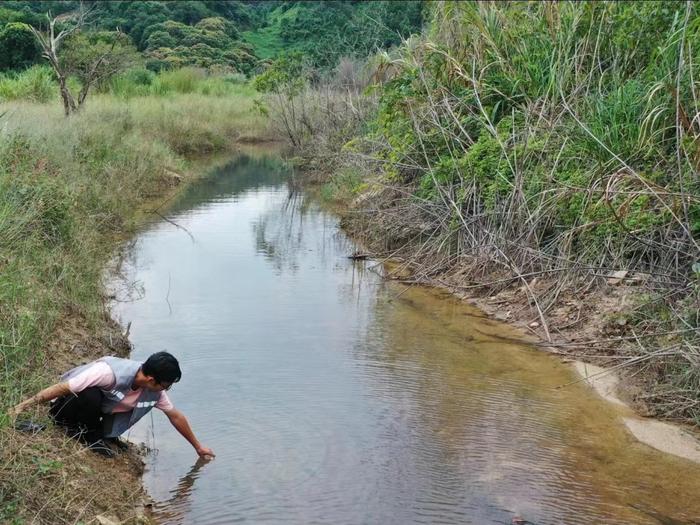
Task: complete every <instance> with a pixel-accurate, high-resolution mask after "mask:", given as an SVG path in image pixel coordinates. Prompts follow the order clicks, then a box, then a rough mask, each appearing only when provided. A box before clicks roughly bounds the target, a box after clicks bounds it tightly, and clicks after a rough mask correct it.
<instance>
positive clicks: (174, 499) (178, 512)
mask: <svg viewBox="0 0 700 525" xmlns="http://www.w3.org/2000/svg"><path fill="white" fill-rule="evenodd" d="M210 461H211V458H208V457H200V458H199V459H198V460H197V462H196V463H195V464H194V465H193V466H192V468H191V469H190V471H189V472H188V473H187V474H185V475H184V476H183V477H181V478H180V481H178V482H177V487H175V488H174V489H173V490H171V491H170V493H171V494H172V496H170V498H169V499H167V500H165V501H159V502H158V503H156V504H154V505H153V508H152V512H153V517H154V518H155V519H156V521H157V522H158V523H173V524H174V523H184V521H183V520H184V517H185V515H186V514H187V512H188V511H189V507H190V505H191V503H192V502H191V497H190V496H191V495H192V490H193V489H192V487H193V486H194V482H195V480H196V479H197V478H198V477H199V471H200V470H201V469H202V467H203V466H204V465H206V464H207V463H209V462H210Z"/></svg>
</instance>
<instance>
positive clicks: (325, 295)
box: [114, 154, 700, 525]
mask: <svg viewBox="0 0 700 525" xmlns="http://www.w3.org/2000/svg"><path fill="white" fill-rule="evenodd" d="M287 178H288V172H287V170H286V168H285V167H284V164H283V163H282V162H281V161H280V160H279V158H278V157H276V156H274V155H264V154H250V155H240V156H238V157H236V158H235V159H233V160H231V162H229V163H228V164H226V165H224V166H222V167H219V168H217V169H214V170H212V172H211V173H210V174H209V176H208V177H206V178H204V179H202V180H201V182H199V183H197V184H195V185H193V186H191V187H190V188H188V189H187V190H186V191H185V192H184V193H183V194H182V195H181V196H180V198H179V199H178V200H177V202H175V203H174V205H173V206H172V208H171V210H170V213H169V215H168V218H169V219H170V220H171V221H174V222H175V223H177V224H178V225H179V226H181V228H177V227H175V226H174V225H173V224H172V223H170V222H166V221H161V222H155V223H153V224H151V225H150V226H148V227H147V228H145V229H144V231H143V232H142V233H141V234H140V235H139V236H138V237H137V239H136V242H135V245H134V246H133V248H132V250H131V251H130V257H129V260H128V261H127V264H126V265H125V266H124V273H125V278H126V279H125V280H120V281H119V283H120V284H121V288H120V291H119V295H120V299H122V300H123V302H118V303H117V304H116V305H115V307H114V313H115V315H116V316H117V317H118V318H119V319H120V320H121V322H122V323H124V324H126V323H128V322H131V323H132V325H131V339H132V341H133V343H134V346H135V349H134V353H133V357H134V358H137V359H145V358H146V357H147V356H148V355H149V354H150V353H152V352H155V351H159V350H163V349H167V350H168V351H170V352H172V353H173V354H175V355H176V356H177V357H178V358H179V360H180V363H181V367H182V369H183V378H182V381H181V382H180V383H178V384H176V385H175V386H174V388H173V389H172V390H171V392H170V395H171V398H172V400H173V401H174V403H175V405H176V406H177V407H178V408H179V409H181V410H182V411H183V412H184V413H185V414H186V415H187V416H188V418H189V420H190V422H191V423H192V426H193V428H194V430H195V433H196V434H197V436H198V437H199V439H200V440H201V441H202V442H203V443H204V444H205V445H207V446H210V447H212V448H213V449H214V450H215V452H216V453H217V457H216V459H215V460H214V461H212V462H210V463H202V462H197V461H196V459H197V458H196V454H195V453H194V451H193V449H192V448H191V447H190V446H189V444H188V443H187V442H186V441H185V440H184V439H182V438H181V437H180V436H179V435H178V434H177V432H176V431H175V430H174V429H173V428H172V427H170V425H169V423H168V421H167V419H166V418H165V417H164V416H163V415H162V414H161V413H159V412H157V411H154V413H153V417H151V418H144V421H142V422H141V423H140V424H139V425H137V427H136V428H135V429H133V430H132V431H131V433H130V438H131V439H135V440H139V441H143V442H145V443H147V444H148V446H150V447H152V448H153V449H154V452H153V453H152V454H150V455H149V456H148V458H147V471H146V474H145V477H144V482H145V484H146V487H147V489H148V491H149V493H150V494H151V496H152V497H153V498H154V500H155V501H156V502H157V504H156V505H155V510H154V512H155V514H156V516H157V517H158V519H159V520H160V521H161V522H163V523H183V524H184V523H187V524H190V523H197V524H207V525H209V524H224V523H226V524H229V523H238V522H246V523H299V524H311V523H319V524H320V523H324V524H325V523H328V524H360V523H368V524H369V523H371V524H374V523H377V524H385V523H396V524H405V523H445V524H448V523H461V524H464V523H468V524H490V523H495V524H503V523H511V520H512V518H513V517H514V516H516V515H520V516H522V517H524V518H525V519H527V520H529V521H530V522H532V523H535V524H567V525H568V524H593V523H596V524H597V523H600V524H634V523H640V524H645V523H658V521H657V520H656V519H654V518H652V517H651V515H650V514H649V513H651V514H653V513H654V512H661V513H664V514H670V515H673V516H676V517H680V516H682V515H686V517H688V516H690V517H697V516H700V503H698V498H697V497H696V496H697V494H698V490H699V489H700V469H699V468H698V467H696V466H693V465H692V464H688V463H687V462H684V461H682V460H680V459H676V458H674V457H672V456H669V455H665V454H662V453H659V452H656V451H653V450H651V449H650V448H648V447H646V446H645V445H642V444H640V443H637V442H636V441H635V440H634V439H633V438H632V437H631V436H630V435H629V434H628V433H626V432H625V430H624V429H623V427H622V426H621V425H620V423H619V416H618V413H617V412H616V410H617V409H616V408H613V407H611V406H609V405H607V404H606V403H604V402H603V401H601V400H599V399H598V398H597V397H596V396H595V395H594V394H593V393H592V392H590V391H589V390H588V389H587V388H585V387H583V386H581V385H574V386H571V387H569V388H566V389H559V390H557V389H555V388H554V387H556V386H557V385H561V384H565V383H568V382H570V381H572V380H573V379H574V377H573V376H572V373H571V371H570V370H569V368H568V367H567V366H566V365H564V364H561V363H560V362H558V361H557V360H555V359H553V358H552V357H551V356H548V355H545V354H544V353H542V352H540V351H537V350H534V349H531V348H528V347H527V346H525V345H514V344H512V343H510V342H506V341H504V340H502V339H501V338H502V337H504V336H505V337H517V333H515V332H513V331H512V330H510V329H509V328H508V327H507V326H505V325H502V324H500V323H496V322H494V321H491V320H488V319H485V318H484V317H483V315H482V314H481V313H480V312H479V311H477V310H475V309H473V308H471V307H468V306H466V305H464V304H461V303H460V302H459V301H456V300H454V299H453V298H452V297H450V296H447V295H445V294H442V293H440V292H437V291H434V290H429V289H425V288H419V287H414V288H410V289H407V288H406V287H405V286H403V285H399V284H396V283H387V282H383V281H382V280H381V278H380V277H379V275H378V273H380V272H381V267H379V266H377V264H376V263H375V262H372V261H363V262H353V261H351V260H350V259H348V258H347V255H348V254H350V253H352V252H353V251H354V250H355V249H356V248H355V247H354V246H353V244H352V242H351V241H349V240H348V239H347V238H346V237H345V236H344V235H343V233H342V232H341V231H340V230H339V227H338V220H337V219H336V218H335V217H334V216H333V215H331V214H329V213H327V212H325V211H324V210H322V209H321V208H320V207H319V206H318V205H317V204H315V203H314V202H313V201H312V200H310V199H308V198H305V197H304V196H301V195H298V194H294V193H291V192H290V190H289V188H288V185H287ZM183 228H184V229H183ZM185 230H186V231H185ZM124 283H130V286H125V285H124ZM127 299H128V300H127ZM640 508H641V509H646V510H647V511H648V512H649V513H645V512H643V511H640V510H639V509H640Z"/></svg>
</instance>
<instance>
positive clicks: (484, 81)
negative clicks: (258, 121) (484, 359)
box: [271, 2, 700, 424]
mask: <svg viewBox="0 0 700 525" xmlns="http://www.w3.org/2000/svg"><path fill="white" fill-rule="evenodd" d="M431 10H432V11H431V23H430V26H429V28H428V29H427V30H426V31H425V33H424V34H423V35H421V36H420V37H413V38H411V39H410V40H408V41H407V42H405V43H404V45H403V46H401V47H400V48H399V49H397V50H395V51H392V52H389V53H383V54H381V55H379V56H377V57H375V58H374V60H373V61H371V62H369V63H368V64H367V67H368V68H369V70H370V71H369V74H368V75H367V76H369V77H370V78H372V79H374V81H375V86H374V87H373V89H372V91H371V95H368V94H367V93H366V92H365V93H364V94H363V95H362V96H363V97H364V100H362V101H357V100H354V101H353V100H349V104H348V105H349V106H350V107H352V108H363V107H364V108H366V107H372V105H373V104H374V102H375V100H376V110H375V111H373V112H372V113H371V114H369V115H368V116H366V117H365V118H364V121H363V123H361V124H358V123H356V122H352V121H347V120H346V121H345V122H338V123H333V122H332V119H331V118H326V117H323V115H324V111H315V108H317V107H320V108H321V109H323V108H324V107H325V105H327V102H326V100H327V99H328V97H324V96H323V94H319V95H318V96H316V97H315V103H312V102H310V101H312V100H314V97H313V96H310V95H309V93H310V92H312V91H314V90H316V91H318V88H317V87H315V86H314V87H313V88H309V89H308V90H306V91H303V93H302V95H295V98H296V99H297V100H299V101H300V102H299V107H300V109H301V110H303V113H302V112H301V111H296V112H295V114H297V115H298V114H300V113H301V114H302V115H303V116H304V118H305V117H306V116H307V115H315V114H318V115H321V117H320V121H322V124H320V123H316V122H315V121H313V120H311V121H310V122H308V123H307V122H306V121H304V120H303V119H300V125H298V126H294V125H286V128H287V129H292V130H296V129H298V130H300V131H299V132H298V133H297V135H298V137H297V142H298V143H300V144H301V149H302V150H304V151H306V152H311V154H312V155H313V156H314V157H315V158H316V159H319V158H323V163H322V164H321V163H319V164H317V166H318V167H319V168H321V169H322V168H323V165H328V158H329V157H330V158H331V159H332V161H333V164H332V165H333V166H334V170H333V172H332V173H331V180H330V182H329V183H328V185H327V186H326V188H325V190H324V192H323V193H324V194H325V195H326V196H327V197H328V198H331V199H333V198H339V199H341V200H343V201H344V202H345V203H347V204H350V205H351V206H350V208H351V209H350V210H349V212H348V214H347V217H346V224H348V226H350V227H352V228H353V229H354V230H355V231H356V232H359V233H361V234H362V235H363V236H364V237H365V239H366V242H368V243H369V244H370V245H371V246H372V247H373V248H374V249H375V250H376V251H377V253H378V254H379V255H383V256H387V257H389V256H394V257H399V258H401V259H403V260H404V261H405V262H406V266H410V267H411V268H412V269H413V271H414V280H415V281H416V282H430V283H437V284H440V283H448V284H449V285H450V286H451V287H452V288H453V289H455V290H458V291H460V292H463V293H466V294H471V295H483V296H485V297H494V298H495V299H494V300H499V296H500V294H506V295H507V294H510V295H511V296H512V298H511V299H508V300H505V299H504V302H503V303H502V308H501V313H503V314H504V315H505V314H506V313H509V318H510V319H516V318H517V319H519V320H520V321H522V322H523V323H524V324H525V325H526V326H527V327H528V328H529V329H531V330H533V331H535V332H536V333H537V334H538V335H539V336H541V338H542V339H543V340H544V341H545V342H547V343H548V344H550V345H558V346H559V347H560V348H561V349H562V351H566V352H571V353H576V354H577V355H583V356H585V357H586V358H588V359H590V360H596V361H598V362H601V363H602V364H606V365H608V366H609V365H615V366H617V365H622V367H623V368H625V369H626V370H627V371H629V375H630V376H634V378H635V381H637V382H640V383H641V384H642V388H640V389H639V391H638V395H637V396H636V400H638V401H639V403H640V404H644V405H645V406H647V407H649V411H650V412H651V413H654V414H656V415H660V416H665V417H670V418H676V419H682V420H685V421H688V422H692V423H695V424H699V423H700V393H699V392H700V373H699V372H698V370H699V368H698V355H700V334H699V327H700V318H699V317H698V311H700V280H699V279H700V248H699V246H700V185H699V183H698V181H700V178H699V176H698V170H699V168H700V149H699V146H698V145H699V144H700V127H698V123H697V115H698V114H700V106H699V105H698V97H697V91H698V85H697V80H696V79H697V78H698V71H697V68H698V64H700V32H699V31H698V27H700V25H699V24H698V22H699V21H700V13H699V12H698V9H697V5H695V4H692V3H680V2H644V3H641V4H639V3H629V2H558V3H548V4H545V3H522V2H501V3H471V2H436V3H434V4H431ZM283 72H284V71H282V73H283ZM338 73H340V72H338ZM283 80H284V78H283ZM332 83H333V79H331V81H330V84H331V85H332ZM288 84H289V86H291V87H292V88H294V87H295V86H294V85H293V84H291V83H288ZM309 85H312V83H309ZM281 89H282V90H284V89H285V85H282V86H281ZM288 91H289V90H288ZM337 92H339V93H342V90H339V91H337ZM271 104H274V97H271ZM286 106H287V107H289V104H286ZM278 113H279V114H280V115H281V118H282V119H283V118H285V117H287V120H289V118H288V114H287V115H285V113H284V112H283V111H279V112H278ZM335 114H336V113H333V115H332V116H335ZM306 120H308V119H306ZM284 123H285V124H287V122H284ZM329 123H332V124H333V125H328V124H329ZM348 130H350V131H351V132H352V133H350V134H348ZM339 138H340V140H338V139H339ZM339 143H341V144H343V146H342V147H338V148H335V149H326V150H325V151H321V152H319V151H318V150H317V148H316V145H318V144H323V145H331V146H332V145H334V144H339ZM306 164H307V165H308V164H309V163H308V162H307V163H306ZM623 289H624V291H623ZM516 296H517V297H516ZM501 298H502V296H501ZM587 326H595V330H593V329H587V328H586V327H587ZM592 341H595V343H594V342H592Z"/></svg>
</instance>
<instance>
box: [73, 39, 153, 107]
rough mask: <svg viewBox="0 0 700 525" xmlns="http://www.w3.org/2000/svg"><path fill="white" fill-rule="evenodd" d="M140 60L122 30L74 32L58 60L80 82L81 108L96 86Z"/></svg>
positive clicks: (79, 101)
mask: <svg viewBox="0 0 700 525" xmlns="http://www.w3.org/2000/svg"><path fill="white" fill-rule="evenodd" d="M139 61H140V57H139V55H138V52H137V51H136V48H135V47H134V45H133V44H132V42H131V39H130V38H129V37H128V36H127V35H125V34H124V33H122V32H120V31H97V32H89V33H87V32H86V33H82V32H78V33H75V34H73V35H71V36H70V37H69V38H68V39H67V40H66V43H65V45H64V47H63V50H62V51H61V54H60V57H59V63H60V65H61V67H62V68H63V71H65V72H66V73H67V74H68V75H69V76H74V77H76V78H77V79H78V80H79V81H80V84H81V88H80V92H79V93H78V99H77V101H78V107H80V106H82V104H83V102H84V101H85V97H87V95H88V92H89V90H90V89H91V88H92V87H93V86H98V85H100V84H104V83H105V82H107V81H108V80H109V79H110V78H112V77H113V76H114V75H116V74H117V73H120V72H121V71H125V70H127V69H129V68H130V67H133V66H134V65H136V64H137V63H138V62H139Z"/></svg>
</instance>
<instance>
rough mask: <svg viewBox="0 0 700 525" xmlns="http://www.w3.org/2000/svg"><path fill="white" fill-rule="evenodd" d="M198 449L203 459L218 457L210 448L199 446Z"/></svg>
mask: <svg viewBox="0 0 700 525" xmlns="http://www.w3.org/2000/svg"><path fill="white" fill-rule="evenodd" d="M196 450H197V454H199V457H200V458H202V459H214V458H215V457H216V454H214V451H213V450H212V449H210V448H207V447H199V448H197V449H196Z"/></svg>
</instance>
